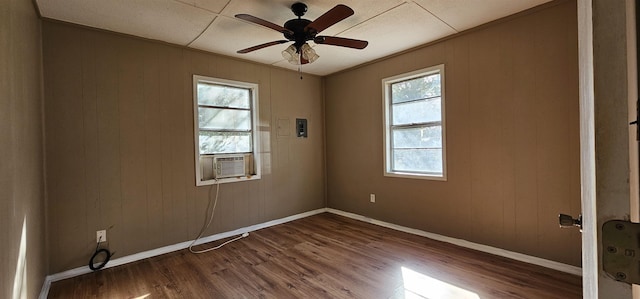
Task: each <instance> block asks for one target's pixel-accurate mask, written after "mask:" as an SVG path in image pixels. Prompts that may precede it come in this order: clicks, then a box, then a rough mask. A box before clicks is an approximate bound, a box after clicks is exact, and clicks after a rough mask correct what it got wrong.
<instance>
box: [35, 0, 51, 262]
mask: <svg viewBox="0 0 640 299" xmlns="http://www.w3.org/2000/svg"><path fill="white" fill-rule="evenodd" d="M34 2H35V0H34ZM38 27H39V30H40V57H39V58H40V61H39V64H40V82H39V83H40V121H41V125H40V126H41V127H40V132H41V138H42V139H41V141H42V188H43V190H42V196H43V198H42V200H43V211H44V212H43V214H44V220H43V221H44V227H43V233H44V247H45V252H47V253H49V252H51V246H50V245H49V242H50V237H49V234H50V229H49V192H48V186H47V142H46V140H47V138H46V130H45V128H46V126H45V124H46V118H45V114H44V111H45V107H44V98H45V94H46V92H45V84H44V77H45V76H44V37H43V30H42V20H40V21H38ZM44 264H45V269H44V272H45V274H49V273H50V268H51V267H50V265H49V254H45V257H44Z"/></svg>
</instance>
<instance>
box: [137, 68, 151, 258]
mask: <svg viewBox="0 0 640 299" xmlns="http://www.w3.org/2000/svg"><path fill="white" fill-rule="evenodd" d="M152 57H153V56H152ZM146 63H147V61H146V60H145V58H144V57H143V58H142V64H141V66H142V69H141V70H140V73H141V74H142V98H141V99H140V101H142V104H143V105H142V107H143V109H144V118H143V119H144V123H145V125H144V128H143V130H144V137H143V138H144V139H145V140H144V141H145V142H144V155H143V156H144V157H145V158H144V159H143V165H144V173H145V180H144V205H145V211H144V212H145V219H146V221H145V232H146V233H145V234H146V235H148V234H149V233H150V231H149V223H150V221H149V178H148V177H147V175H146V173H147V169H148V165H147V158H146V157H147V155H148V154H149V142H148V141H147V140H146V139H147V136H149V135H148V134H149V132H148V131H147V129H148V125H149V111H150V109H149V107H147V96H148V95H147V93H146V91H147V84H148V80H147V79H148V78H147V73H146V72H145V69H146V67H147V65H146ZM144 241H145V242H144V243H145V247H148V246H149V243H150V242H149V238H145V239H144Z"/></svg>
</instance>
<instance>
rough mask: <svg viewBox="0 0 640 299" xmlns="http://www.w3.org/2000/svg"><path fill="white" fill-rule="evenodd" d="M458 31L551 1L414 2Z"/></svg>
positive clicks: (421, 0)
mask: <svg viewBox="0 0 640 299" xmlns="http://www.w3.org/2000/svg"><path fill="white" fill-rule="evenodd" d="M414 1H415V2H416V3H418V4H419V5H420V6H422V7H424V8H425V9H427V10H429V11H430V12H431V13H433V14H435V15H437V16H438V17H439V18H440V19H442V20H443V21H445V22H446V23H447V24H449V25H451V26H452V27H453V28H455V29H456V30H458V31H462V30H466V29H469V28H473V27H476V26H479V25H482V24H484V23H487V22H490V21H493V20H496V19H500V18H503V17H506V16H509V15H512V14H515V13H518V12H520V11H523V10H526V9H529V8H532V7H535V6H538V5H540V4H543V3H546V2H549V1H550V0H527V1H521V0H519V1H514V0H471V1H470V0H414Z"/></svg>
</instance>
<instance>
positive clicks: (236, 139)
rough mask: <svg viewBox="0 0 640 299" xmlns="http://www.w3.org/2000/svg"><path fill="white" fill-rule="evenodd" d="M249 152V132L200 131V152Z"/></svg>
mask: <svg viewBox="0 0 640 299" xmlns="http://www.w3.org/2000/svg"><path fill="white" fill-rule="evenodd" d="M247 152H251V133H250V132H246V133H245V132H207V131H200V154H201V155H204V154H221V153H247Z"/></svg>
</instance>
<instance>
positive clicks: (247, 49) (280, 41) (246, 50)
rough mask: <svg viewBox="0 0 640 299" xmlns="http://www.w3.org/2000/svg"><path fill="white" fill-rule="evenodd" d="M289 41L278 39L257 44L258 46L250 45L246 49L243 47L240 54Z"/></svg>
mask: <svg viewBox="0 0 640 299" xmlns="http://www.w3.org/2000/svg"><path fill="white" fill-rule="evenodd" d="M286 42H288V40H277V41H272V42H268V43H264V44H261V45H257V46H253V47H249V48H246V49H242V50H239V51H238V54H246V53H249V52H253V51H255V50H260V49H262V48H266V47H270V46H275V45H279V44H283V43H286Z"/></svg>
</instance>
